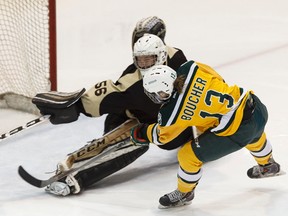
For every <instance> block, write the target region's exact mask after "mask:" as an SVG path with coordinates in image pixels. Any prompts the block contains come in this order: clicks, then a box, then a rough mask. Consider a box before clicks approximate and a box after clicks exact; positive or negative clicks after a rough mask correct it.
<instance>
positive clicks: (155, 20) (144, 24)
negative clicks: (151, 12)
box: [132, 16, 166, 48]
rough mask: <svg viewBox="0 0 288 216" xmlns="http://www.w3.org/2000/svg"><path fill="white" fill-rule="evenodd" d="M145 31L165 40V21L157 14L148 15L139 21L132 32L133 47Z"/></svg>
mask: <svg viewBox="0 0 288 216" xmlns="http://www.w3.org/2000/svg"><path fill="white" fill-rule="evenodd" d="M145 33H149V34H153V35H156V36H158V37H159V38H161V40H162V41H163V42H164V38H165V34H166V25H165V23H164V21H163V20H162V19H160V18H159V17H157V16H150V17H146V18H143V19H141V20H140V21H138V22H137V24H136V26H135V28H134V31H133V34H132V48H133V46H134V43H135V42H136V41H137V40H138V39H139V38H140V37H142V36H143V35H144V34H145Z"/></svg>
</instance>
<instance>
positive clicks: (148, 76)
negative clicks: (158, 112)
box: [143, 65, 177, 104]
mask: <svg viewBox="0 0 288 216" xmlns="http://www.w3.org/2000/svg"><path fill="white" fill-rule="evenodd" d="M176 78H177V73H176V71H175V70H173V69H172V68H170V67H168V66H166V65H157V66H153V67H151V68H150V69H149V70H148V71H147V72H146V73H145V75H144V77H143V87H144V92H145V94H146V95H147V96H148V97H149V98H150V99H151V100H152V101H153V102H154V103H157V104H161V103H164V102H165V101H167V100H168V99H169V98H170V97H171V95H172V92H173V89H174V87H173V83H174V81H175V80H176Z"/></svg>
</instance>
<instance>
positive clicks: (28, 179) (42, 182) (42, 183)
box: [18, 139, 134, 188]
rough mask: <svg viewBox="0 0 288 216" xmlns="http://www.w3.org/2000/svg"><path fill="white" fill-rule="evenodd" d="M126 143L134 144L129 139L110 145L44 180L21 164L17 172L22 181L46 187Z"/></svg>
mask: <svg viewBox="0 0 288 216" xmlns="http://www.w3.org/2000/svg"><path fill="white" fill-rule="evenodd" d="M127 144H128V145H134V144H132V143H131V141H130V140H129V139H128V140H124V141H122V142H119V143H117V144H114V145H112V146H110V147H107V148H106V149H105V150H104V151H103V152H102V153H100V154H99V155H96V156H94V157H92V158H90V159H89V160H87V161H86V162H85V163H83V164H82V165H80V166H78V167H75V168H71V169H69V170H66V171H63V172H61V173H59V174H56V175H54V176H52V177H50V178H49V179H46V180H40V179H38V178H36V177H34V176H32V175H31V174H30V173H28V172H27V171H26V170H25V169H24V168H23V167H22V166H19V167H18V173H19V175H20V176H21V177H22V179H23V180H24V181H26V182H27V183H29V184H31V185H33V186H35V187H38V188H43V187H46V186H48V185H50V184H52V183H53V182H55V181H58V180H60V179H62V178H64V177H66V176H68V175H70V174H72V173H74V172H77V171H79V170H81V169H83V168H85V167H86V166H89V165H90V164H92V163H94V162H96V161H97V160H101V159H102V158H103V157H105V156H106V155H108V154H110V153H111V152H114V151H117V150H119V149H121V148H123V147H126V146H127Z"/></svg>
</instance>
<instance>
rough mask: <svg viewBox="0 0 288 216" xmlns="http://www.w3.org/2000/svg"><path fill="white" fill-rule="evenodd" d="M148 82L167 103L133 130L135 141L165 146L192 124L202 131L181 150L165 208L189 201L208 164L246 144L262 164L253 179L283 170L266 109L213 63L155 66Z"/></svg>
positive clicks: (254, 169) (153, 97)
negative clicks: (153, 118)
mask: <svg viewBox="0 0 288 216" xmlns="http://www.w3.org/2000/svg"><path fill="white" fill-rule="evenodd" d="M143 86H144V91H145V93H146V94H147V96H148V97H149V98H150V99H151V100H152V101H154V102H155V103H157V104H162V107H161V109H160V111H159V114H158V122H157V123H153V124H142V125H139V126H136V127H134V128H133V129H132V130H131V138H132V140H133V142H134V143H136V144H137V145H141V144H144V145H145V144H147V143H154V144H156V145H158V146H165V145H166V144H167V143H171V142H174V141H175V140H176V139H179V136H185V134H181V133H182V131H184V130H186V129H187V128H191V127H197V129H198V130H200V131H201V133H202V134H200V135H199V136H198V137H197V138H194V139H193V138H190V141H188V142H186V143H185V144H184V145H183V146H182V147H181V148H180V149H179V151H178V161H179V169H178V186H177V189H176V190H175V191H173V192H171V193H168V194H165V195H164V196H162V197H161V198H160V200H159V202H160V206H159V207H160V208H169V207H174V206H181V205H187V204H190V203H191V201H192V199H193V198H194V191H195V187H196V185H197V184H198V182H199V180H200V178H201V176H202V169H201V167H202V165H203V163H205V162H209V161H213V160H216V159H219V158H221V157H223V156H225V155H227V154H230V153H232V152H235V151H237V150H239V149H241V148H243V147H246V148H247V149H248V150H249V151H250V153H251V154H252V156H253V157H254V159H255V160H256V162H257V163H258V165H256V166H254V167H252V168H250V169H249V170H248V171H247V175H248V176H249V177H250V178H264V177H269V176H275V175H278V174H279V173H280V165H279V164H278V163H276V162H275V161H274V159H273V157H272V146H271V143H270V142H269V140H268V139H267V138H266V135H265V132H264V128H265V125H266V122H267V119H268V113H267V109H266V107H265V105H264V104H263V103H262V102H261V101H260V99H259V98H258V97H257V96H256V95H255V94H254V93H253V91H252V90H245V89H243V88H241V87H239V86H237V85H233V86H230V85H228V84H227V83H226V82H225V81H224V79H223V78H222V77H221V76H220V75H219V74H218V73H217V72H216V71H214V70H213V69H212V68H211V67H209V66H207V65H204V64H201V63H196V62H194V61H189V62H187V63H185V64H184V65H182V66H181V67H180V68H179V69H178V70H177V73H176V71H174V70H173V69H171V68H170V67H168V66H165V65H160V66H154V67H152V68H150V69H149V71H148V72H147V73H146V74H145V76H144V78H143ZM195 137H196V136H195ZM187 138H189V137H184V138H183V139H184V140H185V139H187Z"/></svg>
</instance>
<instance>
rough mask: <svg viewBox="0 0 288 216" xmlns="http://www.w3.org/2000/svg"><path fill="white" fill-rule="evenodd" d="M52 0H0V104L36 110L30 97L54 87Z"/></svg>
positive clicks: (54, 13)
mask: <svg viewBox="0 0 288 216" xmlns="http://www.w3.org/2000/svg"><path fill="white" fill-rule="evenodd" d="M55 1H56V0H25V1H23V0H0V76H1V77H0V108H1V107H11V108H13V109H19V110H23V111H27V112H31V113H36V114H37V109H36V108H35V106H33V104H32V102H31V99H32V97H33V96H35V95H36V94H37V93H38V92H42V91H48V90H57V75H56V71H57V70H56V69H57V64H56V63H57V61H56V2H55Z"/></svg>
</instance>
